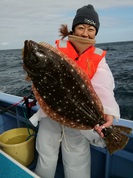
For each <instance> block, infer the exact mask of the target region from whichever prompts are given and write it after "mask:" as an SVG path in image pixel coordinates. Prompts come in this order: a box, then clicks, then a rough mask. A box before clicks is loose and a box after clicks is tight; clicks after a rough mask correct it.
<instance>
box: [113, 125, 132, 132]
mask: <svg viewBox="0 0 133 178" xmlns="http://www.w3.org/2000/svg"><path fill="white" fill-rule="evenodd" d="M113 128H114V129H117V130H119V131H121V132H124V133H126V134H131V132H132V130H133V129H132V128H130V127H126V126H122V125H113Z"/></svg>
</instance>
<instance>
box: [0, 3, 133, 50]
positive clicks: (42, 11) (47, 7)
mask: <svg viewBox="0 0 133 178" xmlns="http://www.w3.org/2000/svg"><path fill="white" fill-rule="evenodd" d="M87 4H92V5H94V7H95V9H96V11H97V12H98V14H99V17H100V30H99V33H98V35H97V37H96V40H97V43H103V42H116V41H133V0H99V1H98V0H0V50H1V49H20V48H22V47H23V43H24V41H25V40H27V39H28V40H34V41H36V42H40V41H44V42H47V43H50V44H52V45H54V41H55V40H56V39H58V38H59V33H58V29H59V27H60V24H68V27H69V29H70V30H71V24H72V20H73V18H74V16H75V13H76V10H77V9H78V8H80V7H82V6H84V5H87Z"/></svg>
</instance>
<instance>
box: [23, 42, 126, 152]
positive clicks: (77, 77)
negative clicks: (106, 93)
mask: <svg viewBox="0 0 133 178" xmlns="http://www.w3.org/2000/svg"><path fill="white" fill-rule="evenodd" d="M23 68H24V70H25V71H26V72H27V74H28V77H29V78H30V79H31V80H32V82H33V92H34V94H35V97H36V99H37V101H38V103H39V105H40V106H41V108H42V109H43V110H44V112H45V113H46V114H47V115H48V116H49V117H50V118H51V119H53V120H56V121H57V122H59V123H61V124H63V125H65V126H68V127H72V128H76V129H82V130H85V129H91V128H94V126H95V125H96V124H99V125H102V124H103V123H105V120H104V116H103V108H102V104H101V101H100V100H99V98H98V97H97V95H96V93H95V91H94V89H93V87H92V85H91V82H90V80H89V78H88V76H87V75H86V74H85V73H84V72H83V70H82V69H81V68H80V67H79V66H78V65H77V64H76V63H75V62H74V61H72V60H71V59H69V58H68V57H67V56H66V55H65V54H63V53H62V52H60V51H59V50H58V49H56V48H53V47H52V46H51V45H49V44H46V43H41V44H38V43H36V42H34V41H31V40H30V41H28V40H26V41H25V44H24V54H23ZM113 132H114V130H113V128H108V129H106V130H104V135H105V141H106V142H107V146H108V147H109V152H110V153H112V152H114V151H116V150H118V149H121V148H123V147H124V146H125V145H126V144H127V141H128V137H127V136H126V135H124V134H121V132H120V131H118V130H117V129H115V133H114V135H113V134H112V133H113ZM119 134H120V136H119ZM116 135H117V136H116ZM111 137H113V138H114V140H113V141H114V142H116V140H117V142H118V139H119V137H120V142H121V143H122V145H120V144H118V145H117V147H115V146H113V148H112V146H111V147H110V142H109V140H108V138H109V139H112V138H111Z"/></svg>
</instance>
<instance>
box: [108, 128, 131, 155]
mask: <svg viewBox="0 0 133 178" xmlns="http://www.w3.org/2000/svg"><path fill="white" fill-rule="evenodd" d="M128 140H129V138H128V136H127V135H125V134H123V133H122V132H121V131H119V130H118V129H111V133H110V134H108V135H107V136H106V137H105V142H106V147H107V149H108V151H109V153H110V154H113V153H114V152H115V151H118V150H121V149H123V148H124V147H125V146H126V145H127V143H128Z"/></svg>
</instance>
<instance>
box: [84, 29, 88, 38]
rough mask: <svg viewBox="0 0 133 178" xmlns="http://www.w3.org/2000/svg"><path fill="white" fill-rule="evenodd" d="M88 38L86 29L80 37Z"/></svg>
mask: <svg viewBox="0 0 133 178" xmlns="http://www.w3.org/2000/svg"><path fill="white" fill-rule="evenodd" d="M88 36H89V33H88V30H87V29H84V31H83V33H82V37H84V38H88Z"/></svg>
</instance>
